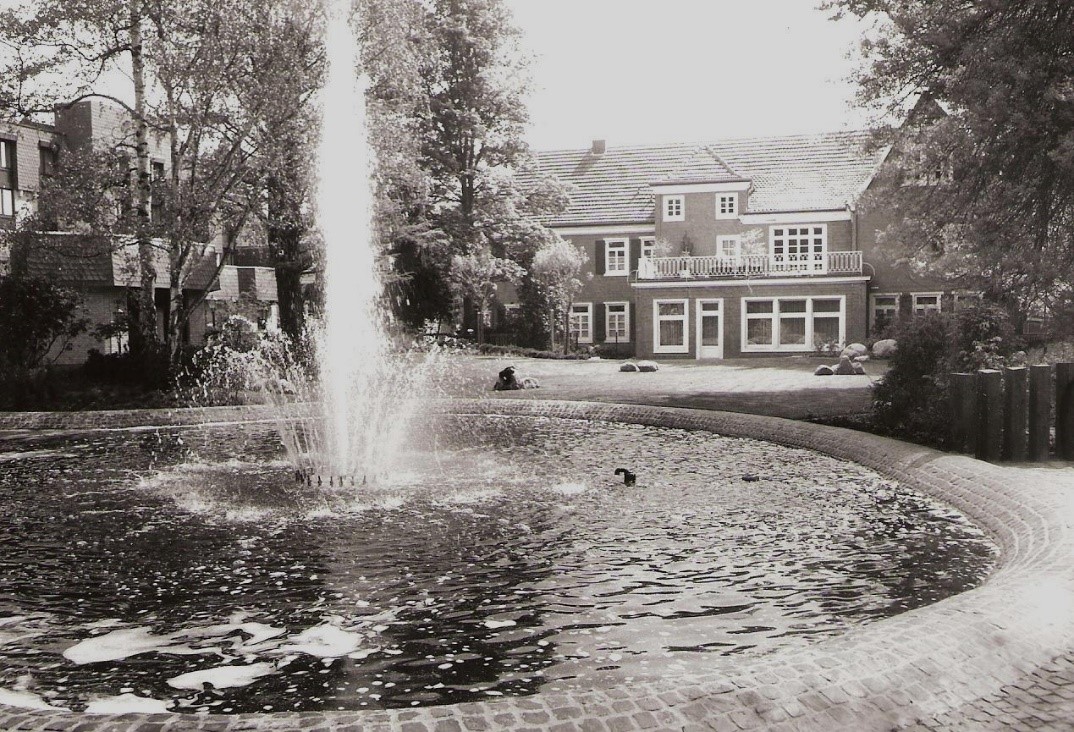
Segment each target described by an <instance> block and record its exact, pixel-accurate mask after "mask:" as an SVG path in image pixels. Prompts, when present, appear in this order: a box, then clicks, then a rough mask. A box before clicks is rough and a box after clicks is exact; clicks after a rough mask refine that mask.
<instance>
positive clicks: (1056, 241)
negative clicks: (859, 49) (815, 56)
mask: <svg viewBox="0 0 1074 732" xmlns="http://www.w3.org/2000/svg"><path fill="white" fill-rule="evenodd" d="M829 7H831V8H834V9H835V10H836V11H838V12H841V13H842V12H846V13H852V14H854V15H858V16H861V17H866V16H870V17H877V18H881V19H882V20H881V22H880V24H879V29H878V31H877V33H876V34H875V35H873V36H871V37H870V38H868V39H867V40H866V41H865V42H864V43H863V49H864V51H865V54H866V58H867V59H868V64H867V66H866V67H865V68H863V69H862V71H861V73H860V75H859V84H860V97H861V99H862V100H863V102H865V103H866V104H870V105H872V106H873V107H874V108H875V109H876V110H878V111H880V112H901V110H903V109H905V107H906V105H907V104H909V103H911V102H913V101H914V100H917V103H916V106H915V113H914V114H912V115H911V116H910V119H909V120H908V125H907V126H906V127H905V128H903V129H889V130H886V131H885V133H884V135H883V137H882V139H883V140H884V141H886V142H890V143H894V144H895V148H894V150H893V155H892V157H891V159H892V162H893V163H894V164H895V165H894V167H895V168H896V171H897V172H896V174H895V175H894V176H893V177H894V180H893V183H895V185H893V186H892V187H891V188H889V189H888V190H887V191H884V192H883V193H881V195H883V196H885V197H887V198H888V199H889V203H890V202H892V201H893V202H894V203H895V206H896V214H897V215H896V220H898V221H900V224H899V225H898V226H896V227H893V228H892V229H891V230H890V231H889V232H888V236H887V242H888V243H889V244H891V245H901V247H902V252H901V254H902V256H904V257H906V258H907V259H909V260H910V261H912V262H915V263H917V264H919V265H921V266H922V267H928V268H931V269H939V270H940V271H942V272H944V273H945V274H948V275H951V276H955V277H959V278H961V279H962V280H963V281H964V282H965V283H966V284H967V285H969V286H976V287H979V288H981V289H983V290H984V291H985V293H986V295H987V296H988V297H989V298H990V299H993V300H997V301H1000V302H1003V303H1006V304H1007V305H1008V306H1010V307H1011V308H1012V309H1015V310H1018V311H1021V312H1023V313H1024V312H1025V311H1026V310H1029V309H1033V308H1045V309H1047V308H1052V307H1054V306H1055V305H1056V303H1057V301H1062V300H1065V299H1069V298H1070V285H1069V283H1070V282H1071V281H1072V277H1074V225H1072V224H1074V144H1072V140H1074V106H1072V105H1071V96H1072V93H1074V92H1072V84H1074V33H1072V32H1071V29H1072V28H1074V5H1071V3H1069V2H1067V1H1066V0H987V1H986V2H972V3H966V2H961V1H959V0H937V1H936V2H929V3H924V2H920V1H919V0H834V2H831V3H829ZM907 184H911V185H907Z"/></svg>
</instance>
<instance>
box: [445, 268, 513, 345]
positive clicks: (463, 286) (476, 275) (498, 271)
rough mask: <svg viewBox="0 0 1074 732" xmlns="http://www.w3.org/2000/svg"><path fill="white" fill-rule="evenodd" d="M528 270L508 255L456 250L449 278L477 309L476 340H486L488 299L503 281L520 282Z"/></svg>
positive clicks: (453, 285) (454, 287) (490, 298)
mask: <svg viewBox="0 0 1074 732" xmlns="http://www.w3.org/2000/svg"><path fill="white" fill-rule="evenodd" d="M523 274H525V270H523V269H522V268H521V267H520V266H519V265H518V264H516V263H514V262H512V261H511V260H509V259H501V258H500V257H494V256H492V255H491V254H489V253H488V252H477V253H475V254H456V255H455V256H454V257H452V260H451V272H450V273H449V280H450V282H451V285H452V288H453V289H454V291H455V292H456V293H457V294H458V295H459V296H460V297H464V298H467V299H469V300H470V301H471V302H472V303H473V306H474V308H475V309H476V310H477V342H478V343H484V342H485V318H486V316H487V315H488V307H489V303H490V302H491V301H492V298H493V297H494V296H495V294H496V288H497V286H498V284H499V283H501V282H517V281H518V280H519V279H520V278H521V277H522V275H523Z"/></svg>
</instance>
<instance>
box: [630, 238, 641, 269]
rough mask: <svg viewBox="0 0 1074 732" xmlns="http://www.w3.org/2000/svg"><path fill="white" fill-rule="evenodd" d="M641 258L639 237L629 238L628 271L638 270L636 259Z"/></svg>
mask: <svg viewBox="0 0 1074 732" xmlns="http://www.w3.org/2000/svg"><path fill="white" fill-rule="evenodd" d="M639 259H641V239H631V240H630V271H631V272H637V271H638V260H639Z"/></svg>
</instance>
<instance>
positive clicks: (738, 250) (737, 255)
mask: <svg viewBox="0 0 1074 732" xmlns="http://www.w3.org/2000/svg"><path fill="white" fill-rule="evenodd" d="M725 244H733V245H734V246H733V247H732V253H731V254H728V253H726V252H724V245H725ZM716 256H718V257H720V258H721V259H730V260H734V261H735V262H737V261H739V260H741V259H742V237H741V236H718V237H716Z"/></svg>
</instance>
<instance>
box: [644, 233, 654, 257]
mask: <svg viewBox="0 0 1074 732" xmlns="http://www.w3.org/2000/svg"><path fill="white" fill-rule="evenodd" d="M641 256H642V257H643V258H648V259H652V258H653V257H655V256H656V237H655V236H643V237H642V238H641Z"/></svg>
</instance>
